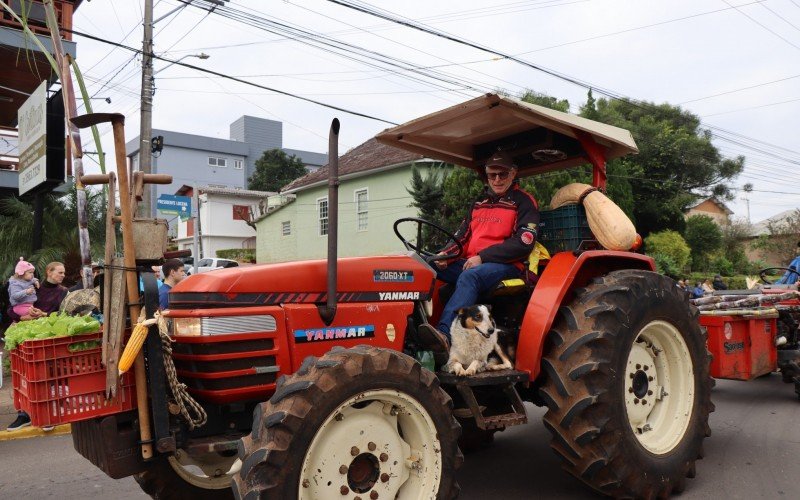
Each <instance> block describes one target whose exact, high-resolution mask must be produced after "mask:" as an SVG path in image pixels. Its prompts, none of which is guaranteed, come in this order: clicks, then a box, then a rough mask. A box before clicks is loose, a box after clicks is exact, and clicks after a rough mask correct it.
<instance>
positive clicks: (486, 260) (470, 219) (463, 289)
mask: <svg viewBox="0 0 800 500" xmlns="http://www.w3.org/2000/svg"><path fill="white" fill-rule="evenodd" d="M485 174H486V176H485V181H486V184H487V189H486V191H485V193H484V194H483V195H482V196H481V197H480V198H479V199H478V200H477V201H476V202H475V203H474V204H473V205H472V207H470V210H469V212H468V213H467V217H466V218H465V219H464V221H463V222H462V223H461V225H460V227H459V229H458V231H457V232H456V234H455V236H456V238H457V239H458V241H459V242H460V243H461V244H462V245H463V247H464V254H463V256H462V257H461V258H458V259H456V260H440V261H436V262H435V265H436V267H437V268H438V269H437V272H436V277H437V279H439V280H442V281H444V282H445V283H450V284H453V285H455V291H454V292H453V294H452V296H451V297H450V299H449V300H448V301H447V304H446V305H445V307H444V311H443V312H442V316H441V318H440V319H439V323H438V324H437V325H436V328H434V327H433V326H432V325H430V324H427V323H424V324H422V325H420V327H419V334H420V337H422V341H423V342H424V343H425V344H426V345H428V346H429V347H430V348H431V349H433V350H434V352H438V353H442V352H447V350H448V349H449V345H450V325H451V323H452V322H453V319H455V317H456V314H457V312H458V310H459V309H461V308H462V307H467V306H471V305H473V304H475V302H476V301H477V300H478V297H479V296H480V295H481V294H483V293H485V292H487V291H489V290H491V289H492V288H493V287H494V286H495V285H496V284H497V283H498V282H500V281H502V280H504V279H508V278H519V277H520V276H522V273H523V272H524V265H523V261H525V260H526V259H527V258H528V256H529V255H530V253H531V250H532V249H533V247H534V244H535V243H536V233H537V227H538V224H539V205H538V203H537V202H536V200H535V199H534V198H533V196H531V195H530V194H528V193H527V192H525V191H523V190H522V189H521V188H520V187H519V181H518V180H517V178H516V177H517V165H516V164H515V163H514V160H513V158H512V157H511V156H510V155H509V154H507V153H505V152H502V151H500V152H498V153H495V154H494V155H493V156H492V157H491V158H490V159H489V160H488V161H487V162H486V166H485ZM454 248H455V245H451V246H449V247H447V248H445V249H444V250H442V251H441V252H439V254H440V255H448V254H450V253H452V251H453V250H454Z"/></svg>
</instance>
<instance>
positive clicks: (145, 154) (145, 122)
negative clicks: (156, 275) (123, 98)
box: [139, 0, 153, 218]
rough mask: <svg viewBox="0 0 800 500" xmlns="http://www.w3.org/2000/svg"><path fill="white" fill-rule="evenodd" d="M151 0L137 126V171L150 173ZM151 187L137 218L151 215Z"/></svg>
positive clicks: (146, 15)
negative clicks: (139, 115)
mask: <svg viewBox="0 0 800 500" xmlns="http://www.w3.org/2000/svg"><path fill="white" fill-rule="evenodd" d="M152 54H153V0H144V38H143V40H142V103H141V109H142V112H141V119H140V126H139V170H141V171H142V172H144V173H145V174H150V173H152V170H153V168H152V156H151V154H150V136H151V135H153V57H152ZM151 192H152V187H151V186H145V188H144V193H143V194H142V202H141V203H140V204H139V216H140V217H144V218H150V217H152V216H153V215H152V214H153V205H152V204H153V200H152V197H151V195H150V194H151Z"/></svg>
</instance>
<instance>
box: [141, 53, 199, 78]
mask: <svg viewBox="0 0 800 500" xmlns="http://www.w3.org/2000/svg"><path fill="white" fill-rule="evenodd" d="M187 57H196V58H198V59H208V58H209V57H211V56H210V55H208V54H206V53H205V52H201V53H199V54H186V55H185V56H183V57H180V58H179V59H176V60H174V61H172V62H171V63H169V64H167V65H166V66H164V67H163V68H161V69H160V70H158V71H156V72H155V73H153V76H156V75H157V74H159V73H161V72H162V71H164V70H165V69H167V68H169V67H170V66H172V65H173V64H176V63H179V62H181V61H183V60H184V59H186V58H187Z"/></svg>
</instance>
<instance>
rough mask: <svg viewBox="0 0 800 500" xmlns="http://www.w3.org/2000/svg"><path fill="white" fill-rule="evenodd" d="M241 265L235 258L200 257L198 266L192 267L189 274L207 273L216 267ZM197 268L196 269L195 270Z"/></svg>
mask: <svg viewBox="0 0 800 500" xmlns="http://www.w3.org/2000/svg"><path fill="white" fill-rule="evenodd" d="M238 265H239V263H238V262H236V261H235V260H230V259H217V258H213V259H200V261H199V262H198V263H197V266H196V267H192V269H191V272H190V273H189V274H197V273H205V272H208V271H213V270H214V269H223V268H226V267H237V266H238ZM195 269H196V270H195Z"/></svg>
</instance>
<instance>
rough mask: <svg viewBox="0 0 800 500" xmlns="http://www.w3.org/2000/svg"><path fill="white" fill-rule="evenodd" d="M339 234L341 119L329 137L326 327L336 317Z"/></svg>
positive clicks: (333, 126)
mask: <svg viewBox="0 0 800 500" xmlns="http://www.w3.org/2000/svg"><path fill="white" fill-rule="evenodd" d="M338 234H339V119H338V118H334V119H333V121H332V122H331V130H330V134H329V135H328V301H327V302H326V304H325V305H324V306H323V307H322V308H320V312H319V315H320V318H322V321H324V322H325V324H326V325H330V324H331V323H332V322H333V318H334V317H335V316H336V279H337V262H336V261H337V259H338V245H337V243H338Z"/></svg>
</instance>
